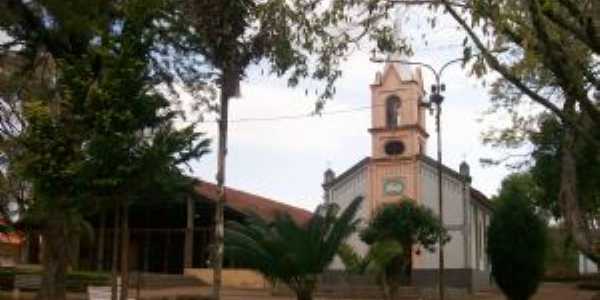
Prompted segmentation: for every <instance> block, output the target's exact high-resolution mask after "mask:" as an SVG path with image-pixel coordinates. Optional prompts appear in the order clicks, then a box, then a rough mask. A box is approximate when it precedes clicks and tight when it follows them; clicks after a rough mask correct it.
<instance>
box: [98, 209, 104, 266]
mask: <svg viewBox="0 0 600 300" xmlns="http://www.w3.org/2000/svg"><path fill="white" fill-rule="evenodd" d="M105 235H106V211H104V210H102V212H101V213H100V230H99V231H98V244H97V245H96V246H97V247H98V249H96V250H97V251H98V252H96V271H102V270H103V269H104V236H105Z"/></svg>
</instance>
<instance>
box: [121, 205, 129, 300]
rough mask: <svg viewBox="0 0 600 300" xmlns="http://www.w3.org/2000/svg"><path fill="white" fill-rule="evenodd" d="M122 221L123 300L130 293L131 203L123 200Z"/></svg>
mask: <svg viewBox="0 0 600 300" xmlns="http://www.w3.org/2000/svg"><path fill="white" fill-rule="evenodd" d="M122 206H123V216H121V217H122V218H123V220H122V221H121V300H126V299H127V298H128V294H129V204H127V203H126V201H123V204H122Z"/></svg>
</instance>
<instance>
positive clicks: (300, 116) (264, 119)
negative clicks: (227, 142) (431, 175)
mask: <svg viewBox="0 0 600 300" xmlns="http://www.w3.org/2000/svg"><path fill="white" fill-rule="evenodd" d="M379 106H382V105H376V106H371V105H368V106H359V107H354V108H348V109H340V110H332V111H327V112H321V113H315V112H310V113H304V114H297V115H281V116H273V117H256V118H240V119H232V120H229V123H246V122H273V121H284V120H297V119H305V118H312V117H321V116H331V115H339V114H346V113H353V112H359V111H365V110H370V109H372V108H375V107H379ZM207 122H212V123H217V122H219V121H218V120H210V121H207Z"/></svg>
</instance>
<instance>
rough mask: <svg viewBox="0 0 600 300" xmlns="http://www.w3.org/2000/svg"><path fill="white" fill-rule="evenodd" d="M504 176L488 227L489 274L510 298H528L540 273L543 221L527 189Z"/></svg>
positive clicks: (544, 241) (544, 247)
mask: <svg viewBox="0 0 600 300" xmlns="http://www.w3.org/2000/svg"><path fill="white" fill-rule="evenodd" d="M518 178H519V177H518V175H517V177H515V176H511V177H508V178H507V179H506V180H505V181H504V182H503V184H502V189H501V190H500V194H499V195H498V197H496V199H494V202H495V204H496V206H495V210H494V213H493V214H492V219H491V221H490V226H489V227H488V240H487V252H488V256H489V258H490V262H491V265H492V276H493V277H494V280H495V281H496V283H497V284H498V286H499V287H500V289H501V290H502V292H503V293H504V294H505V295H506V296H507V297H508V298H509V299H511V300H526V299H529V298H530V297H531V296H532V295H533V294H534V293H535V291H536V290H537V288H538V285H539V282H540V280H541V279H542V276H543V275H544V262H545V253H546V247H547V245H546V224H545V223H544V221H543V220H542V219H541V218H540V217H539V216H538V215H536V213H535V212H534V208H533V205H532V203H531V201H530V199H529V198H528V196H527V195H528V194H527V191H528V190H527V189H523V185H519V184H515V182H518Z"/></svg>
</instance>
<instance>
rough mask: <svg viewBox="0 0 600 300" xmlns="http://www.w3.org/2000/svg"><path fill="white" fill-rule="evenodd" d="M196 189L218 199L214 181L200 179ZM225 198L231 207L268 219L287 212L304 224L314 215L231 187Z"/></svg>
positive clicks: (204, 194)
mask: <svg viewBox="0 0 600 300" xmlns="http://www.w3.org/2000/svg"><path fill="white" fill-rule="evenodd" d="M196 191H197V192H198V194H200V195H201V196H203V197H204V198H206V199H207V200H210V201H214V202H216V201H217V199H218V189H217V186H216V185H215V184H213V183H209V182H204V181H199V182H198V183H197V184H196ZM225 199H226V205H227V206H228V207H229V208H231V209H234V210H236V211H238V212H241V213H248V212H252V213H255V214H257V215H258V216H260V217H261V218H263V219H265V220H267V221H271V220H273V219H274V218H275V217H276V216H277V215H280V214H283V213H287V214H289V215H290V216H291V217H292V218H293V219H294V220H296V222H298V223H301V224H303V223H306V222H308V220H309V219H310V217H311V216H312V213H310V212H309V211H307V210H304V209H301V208H298V207H294V206H291V205H287V204H283V203H281V202H279V201H275V200H272V199H268V198H265V197H262V196H258V195H254V194H250V193H247V192H243V191H240V190H236V189H233V188H230V187H226V188H225Z"/></svg>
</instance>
